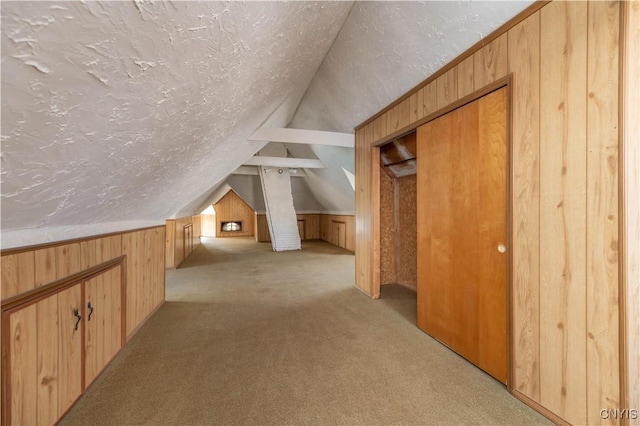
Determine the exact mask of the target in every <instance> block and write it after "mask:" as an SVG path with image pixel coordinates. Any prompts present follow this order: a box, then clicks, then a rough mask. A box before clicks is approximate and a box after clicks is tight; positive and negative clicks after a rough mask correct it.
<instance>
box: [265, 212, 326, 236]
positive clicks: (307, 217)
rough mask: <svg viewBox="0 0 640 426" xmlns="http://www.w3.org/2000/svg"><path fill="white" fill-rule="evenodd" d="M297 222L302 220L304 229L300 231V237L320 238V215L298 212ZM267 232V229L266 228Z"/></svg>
mask: <svg viewBox="0 0 640 426" xmlns="http://www.w3.org/2000/svg"><path fill="white" fill-rule="evenodd" d="M296 217H297V219H298V222H300V221H303V223H304V230H303V231H301V233H300V236H301V238H302V237H303V236H304V240H317V239H319V238H320V215H319V214H298V215H296ZM267 233H268V230H267Z"/></svg>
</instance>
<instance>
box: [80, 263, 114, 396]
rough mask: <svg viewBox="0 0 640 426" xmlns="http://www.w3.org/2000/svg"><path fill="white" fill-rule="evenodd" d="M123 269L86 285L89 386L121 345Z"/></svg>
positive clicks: (106, 273) (86, 371)
mask: <svg viewBox="0 0 640 426" xmlns="http://www.w3.org/2000/svg"><path fill="white" fill-rule="evenodd" d="M121 290H122V287H121V272H120V267H116V268H113V269H110V270H109V271H107V272H105V273H103V274H100V275H98V276H96V277H94V278H92V279H90V280H88V281H86V282H85V306H84V308H85V309H84V311H85V318H86V335H85V384H86V386H89V385H90V384H91V382H93V380H94V379H95V378H96V376H97V375H98V374H99V373H100V372H101V371H102V369H103V368H104V367H105V366H106V365H107V364H108V363H109V361H111V359H112V358H113V357H114V355H115V354H116V353H117V352H118V350H119V349H120V347H121V343H122V317H121V312H122V311H121V301H122V295H121Z"/></svg>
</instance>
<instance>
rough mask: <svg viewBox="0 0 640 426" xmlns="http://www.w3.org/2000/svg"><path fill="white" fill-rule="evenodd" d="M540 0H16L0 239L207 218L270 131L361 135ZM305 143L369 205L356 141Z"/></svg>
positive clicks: (339, 194) (7, 55)
mask: <svg viewBox="0 0 640 426" xmlns="http://www.w3.org/2000/svg"><path fill="white" fill-rule="evenodd" d="M529 3H530V2H432V1H430V2H355V3H353V2H286V3H283V2H168V1H167V2H153V3H151V2H142V1H133V2H30V1H21V2H8V1H3V2H2V4H1V8H2V77H1V78H2V132H1V133H2V163H1V179H2V182H1V184H2V187H1V193H2V204H1V216H2V225H1V226H2V247H4V248H6V247H13V246H19V245H27V244H34V243H41V242H46V241H50V240H58V239H66V238H72V237H79V236H84V235H91V234H97V233H102V232H111V231H119V230H125V229H130V228H134V227H139V226H147V225H156V224H161V223H163V222H164V220H165V219H167V218H171V217H175V216H176V215H178V216H181V215H185V214H193V213H198V212H199V211H200V210H202V208H203V207H204V206H206V204H207V203H208V202H210V200H211V197H213V194H214V193H215V189H216V188H219V187H220V186H221V185H223V184H225V183H226V182H227V180H228V177H229V175H230V174H231V173H232V172H233V171H234V170H235V169H236V168H237V167H238V166H240V165H241V164H242V163H243V162H245V161H246V160H247V159H248V158H249V157H251V156H252V155H253V154H254V153H256V152H257V151H258V150H260V149H261V148H262V147H263V146H264V143H265V142H255V141H249V140H248V139H249V137H250V136H251V134H252V133H253V132H254V131H255V130H256V129H258V128H260V127H263V126H270V127H286V126H290V127H293V128H303V129H312V130H330V131H339V132H349V133H352V132H353V128H354V126H356V125H357V124H358V123H359V122H361V121H363V120H364V119H366V118H367V117H369V116H370V115H372V114H374V113H375V112H377V111H378V110H380V109H381V108H382V107H384V106H385V105H387V104H389V103H390V102H392V101H393V100H394V99H396V98H397V97H399V96H400V95H402V94H403V93H404V92H406V91H407V90H408V89H409V88H411V87H413V86H414V85H416V84H417V83H419V82H420V81H422V80H424V79H425V78H426V77H428V76H429V75H430V74H432V73H433V72H435V71H437V70H438V69H439V68H440V67H442V66H443V65H444V64H446V63H447V62H448V61H450V60H451V59H453V58H455V56H457V55H458V54H459V53H461V52H462V51H464V50H465V49H466V48H468V47H469V46H471V45H472V44H473V43H475V42H476V41H478V40H479V39H480V38H481V37H483V36H485V35H487V34H488V33H490V32H491V31H492V30H493V29H495V28H496V27H498V26H499V25H501V24H502V23H504V22H505V21H507V20H508V19H509V18H511V17H512V16H514V15H516V14H517V13H518V12H519V11H521V10H522V9H524V8H525V7H526V6H528V4H529ZM289 152H290V154H291V155H294V156H298V157H306V158H312V157H315V158H318V159H320V160H321V161H322V162H323V163H324V164H325V165H326V166H327V167H326V168H325V169H313V170H307V171H306V177H304V178H300V179H304V180H305V182H306V184H305V185H302V187H304V188H309V190H310V191H311V192H312V193H313V197H314V198H315V199H316V200H317V201H318V202H319V205H322V206H323V207H324V208H325V209H327V210H342V211H348V210H353V189H352V187H351V185H350V184H349V180H348V178H347V176H346V174H345V173H344V172H343V170H342V169H343V168H344V169H345V170H347V171H349V172H351V173H353V172H354V170H353V149H349V148H341V147H328V146H314V145H309V146H304V145H296V146H293V145H291V146H289ZM236 180H237V179H236ZM298 186H300V185H298Z"/></svg>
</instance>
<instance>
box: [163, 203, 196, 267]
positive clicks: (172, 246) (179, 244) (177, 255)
mask: <svg viewBox="0 0 640 426" xmlns="http://www.w3.org/2000/svg"><path fill="white" fill-rule="evenodd" d="M166 228H167V231H166V235H167V239H166V248H165V268H167V269H175V268H177V267H178V266H180V264H181V263H182V262H183V261H184V260H185V259H186V258H187V256H189V255H190V254H191V252H192V251H193V250H194V249H195V248H196V247H198V246H199V245H200V236H201V234H202V215H196V216H187V217H182V218H180V219H167V224H166Z"/></svg>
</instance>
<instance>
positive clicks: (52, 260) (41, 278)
mask: <svg viewBox="0 0 640 426" xmlns="http://www.w3.org/2000/svg"><path fill="white" fill-rule="evenodd" d="M33 254H34V256H35V279H36V287H39V286H41V285H44V284H49V283H51V282H53V281H55V280H56V249H55V248H53V247H50V248H44V249H41V250H34V252H33Z"/></svg>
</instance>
